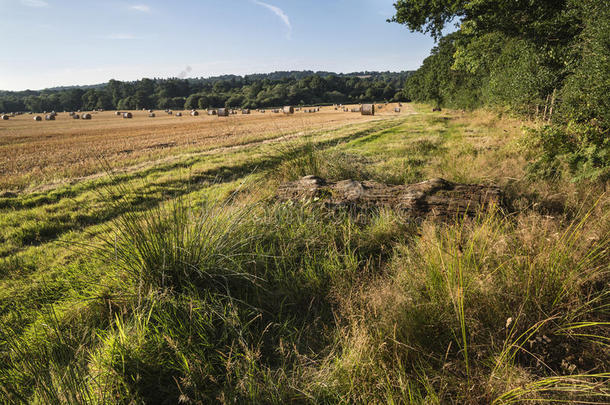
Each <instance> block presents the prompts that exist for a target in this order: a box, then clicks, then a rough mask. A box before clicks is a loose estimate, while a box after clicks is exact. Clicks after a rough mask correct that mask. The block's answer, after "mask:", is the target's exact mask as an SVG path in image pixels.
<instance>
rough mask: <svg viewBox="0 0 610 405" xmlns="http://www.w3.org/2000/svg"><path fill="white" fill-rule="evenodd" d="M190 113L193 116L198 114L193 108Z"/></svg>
mask: <svg viewBox="0 0 610 405" xmlns="http://www.w3.org/2000/svg"><path fill="white" fill-rule="evenodd" d="M191 115H192V116H193V117H196V116H198V115H199V111H195V110H193V111H191Z"/></svg>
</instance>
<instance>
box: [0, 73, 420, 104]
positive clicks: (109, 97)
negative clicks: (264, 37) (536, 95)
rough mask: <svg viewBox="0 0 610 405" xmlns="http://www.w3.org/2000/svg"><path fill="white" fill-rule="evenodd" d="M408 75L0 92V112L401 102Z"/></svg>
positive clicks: (287, 76)
mask: <svg viewBox="0 0 610 405" xmlns="http://www.w3.org/2000/svg"><path fill="white" fill-rule="evenodd" d="M409 74H410V72H400V73H394V72H359V73H351V74H336V73H331V72H313V71H295V72H274V73H269V74H255V75H247V76H235V75H225V76H217V77H212V78H198V79H179V78H170V79H142V80H139V81H135V82H122V81H118V80H110V81H109V82H108V83H105V84H101V85H97V86H87V87H84V88H83V87H71V88H69V87H68V88H65V87H63V88H56V89H46V90H41V91H32V90H26V91H20V92H8V91H2V92H0V111H4V112H17V111H32V112H39V111H76V110H97V109H104V110H134V109H141V108H146V109H166V108H169V109H193V108H195V109H196V108H201V109H205V108H213V107H231V108H263V107H271V106H281V105H313V104H328V103H360V102H364V101H383V100H387V101H394V100H403V99H404V93H403V89H404V84H405V81H406V79H407V77H408V76H409Z"/></svg>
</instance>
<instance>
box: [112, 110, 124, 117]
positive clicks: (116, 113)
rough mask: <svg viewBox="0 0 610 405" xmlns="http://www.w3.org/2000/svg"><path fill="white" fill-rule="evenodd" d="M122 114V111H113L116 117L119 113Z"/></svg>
mask: <svg viewBox="0 0 610 405" xmlns="http://www.w3.org/2000/svg"><path fill="white" fill-rule="evenodd" d="M122 114H123V113H121V112H120V111H115V112H114V115H116V116H117V117H118V116H120V115H122Z"/></svg>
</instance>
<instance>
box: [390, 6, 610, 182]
mask: <svg viewBox="0 0 610 405" xmlns="http://www.w3.org/2000/svg"><path fill="white" fill-rule="evenodd" d="M394 7H395V8H396V14H395V15H394V17H393V18H392V19H391V20H390V21H393V22H397V23H400V24H404V25H405V26H407V28H409V29H410V30H412V31H419V32H424V33H430V34H431V35H432V36H433V37H434V38H435V39H436V40H437V46H436V47H435V48H434V49H433V50H432V52H431V55H430V56H429V57H428V58H427V59H426V60H424V62H423V64H422V66H421V67H420V69H419V70H417V71H416V72H415V73H414V74H413V75H412V76H410V77H409V78H408V79H407V81H406V84H405V94H406V96H407V97H408V98H411V99H413V100H417V101H426V102H432V103H434V104H438V105H439V106H440V105H445V106H450V107H457V108H476V107H481V106H492V107H496V108H501V109H508V110H509V111H512V112H515V113H519V114H524V115H526V116H528V117H531V118H533V119H537V120H540V121H542V122H543V123H546V124H547V126H546V127H544V128H543V129H542V130H541V131H540V132H539V133H538V136H537V141H536V142H535V143H536V144H537V145H538V147H539V152H540V155H539V159H538V161H537V162H536V164H535V165H534V167H535V169H536V170H537V171H538V172H540V173H546V174H549V175H553V174H557V173H558V168H559V167H560V166H566V165H567V166H569V167H570V170H571V171H572V172H573V173H574V174H576V175H577V176H581V177H582V176H584V177H590V178H596V179H608V178H610V151H609V149H610V132H609V131H610V116H609V112H608V111H610V108H609V107H610V60H609V57H610V0H511V1H508V0H473V1H465V0H398V1H397V2H396V3H395V4H394ZM452 21H459V29H458V30H457V31H455V32H453V33H451V34H449V35H446V36H443V35H442V31H443V29H444V28H445V27H446V26H447V24H448V23H450V22H452Z"/></svg>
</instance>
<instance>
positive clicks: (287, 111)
mask: <svg viewBox="0 0 610 405" xmlns="http://www.w3.org/2000/svg"><path fill="white" fill-rule="evenodd" d="M282 111H283V112H284V114H294V107H293V106H291V105H287V106H285V107H284V108H283V109H282Z"/></svg>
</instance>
